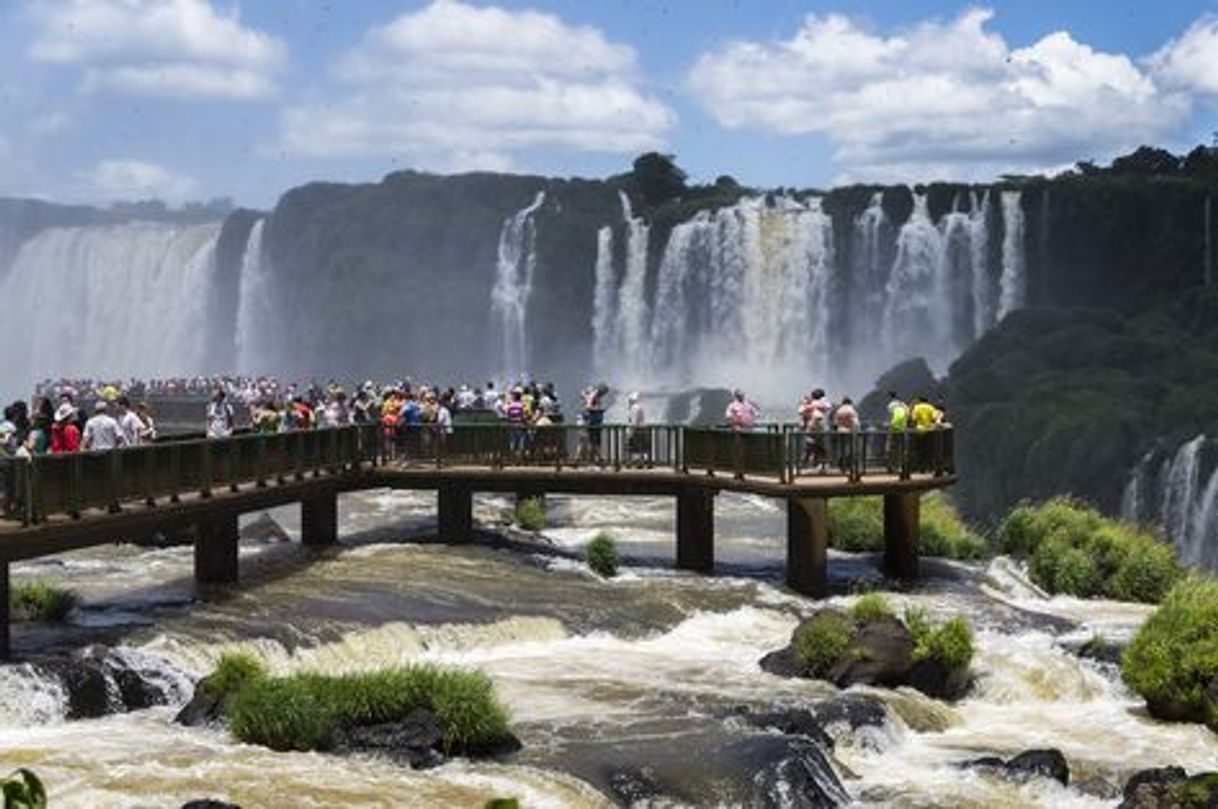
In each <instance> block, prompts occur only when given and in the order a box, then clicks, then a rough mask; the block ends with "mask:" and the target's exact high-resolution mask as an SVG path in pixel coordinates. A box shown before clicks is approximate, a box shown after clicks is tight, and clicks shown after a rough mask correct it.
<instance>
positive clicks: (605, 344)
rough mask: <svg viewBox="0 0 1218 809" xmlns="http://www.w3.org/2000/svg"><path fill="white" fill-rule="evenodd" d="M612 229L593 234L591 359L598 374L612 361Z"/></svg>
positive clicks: (607, 227)
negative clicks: (594, 278) (594, 252)
mask: <svg viewBox="0 0 1218 809" xmlns="http://www.w3.org/2000/svg"><path fill="white" fill-rule="evenodd" d="M613 282H614V277H613V228H611V227H609V226H608V225H606V226H605V227H603V228H601V229H600V230H598V231H597V232H596V281H595V283H596V288H595V291H594V297H593V302H592V357H593V366H594V367H595V368H596V369H597V370H598V371H603V370H605V369H607V368H608V367H609V364H610V362H611V361H612V358H613V344H614V334H613V318H614V306H613V304H614V300H613Z"/></svg>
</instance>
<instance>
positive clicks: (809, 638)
mask: <svg viewBox="0 0 1218 809" xmlns="http://www.w3.org/2000/svg"><path fill="white" fill-rule="evenodd" d="M853 645H854V628H853V627H851V626H850V624H849V623H848V622H847V621H846V619H845V618H844V617H842V616H841V615H839V614H838V613H836V612H828V611H825V612H818V613H816V614H815V615H813V616H812V617H811V618H809V619H808V620H806V621H804V622H803V623H802V624H800V625H799V628H798V629H796V630H795V634H794V635H793V636H792V638H791V647H792V650H793V651H794V652H795V659H796V660H797V661H798V662H799V664H800V665H801V666H802V667H803V668H804V671H805V672H806V673H807V675H808V676H809V677H823V676H824V675H825V673H826V672H828V670H829V667H830V666H831V665H832V664H833V662H834V661H835V660H838V659H839V658H840V657H841V656H842V655H844V654H846V652H848V651H849V650H850V648H851V647H852V646H853Z"/></svg>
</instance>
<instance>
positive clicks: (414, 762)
mask: <svg viewBox="0 0 1218 809" xmlns="http://www.w3.org/2000/svg"><path fill="white" fill-rule="evenodd" d="M334 749H335V751H336V752H340V753H342V752H350V751H361V752H377V753H384V754H387V755H389V756H391V757H393V758H396V759H402V760H404V761H406V762H408V763H409V764H410V766H411V767H412V768H413V769H416V770H422V769H428V768H431V767H435V766H437V765H440V764H443V763H444V760H445V757H444V752H443V750H444V728H443V727H442V726H441V725H440V722H439V720H438V719H436V717H435V714H433V713H432V712H431V711H428V710H425V709H423V708H416V709H414V710H413V711H411V712H410V713H409V714H407V715H406V716H405V718H403V719H402V720H401V721H398V722H385V723H383V724H379V725H365V726H362V727H345V728H337V729H336V730H335V731H334Z"/></svg>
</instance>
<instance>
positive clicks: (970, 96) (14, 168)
mask: <svg viewBox="0 0 1218 809" xmlns="http://www.w3.org/2000/svg"><path fill="white" fill-rule="evenodd" d="M1215 130H1218V0H1196V1H1195V2H1185V1H1184V0H1160V2H1155V3H1148V2H1145V0H1137V1H1136V2H1134V1H1133V0H1094V2H1083V0H1017V1H1013V2H1002V3H999V2H993V3H989V4H984V5H968V4H961V3H957V2H941V0H923V1H922V2H916V3H915V2H898V1H897V0H882V1H881V0H876V1H874V2H872V1H868V0H834V1H833V2H812V1H805V2H795V1H794V0H667V1H663V0H494V1H493V2H492V1H489V0H487V1H484V0H0V196H33V197H40V198H46V199H52V200H59V201H73V202H76V201H79V202H90V203H105V202H108V201H112V200H138V199H148V198H153V197H155V198H159V199H163V200H166V201H168V202H170V203H171V204H180V203H183V202H185V201H190V200H204V199H211V198H214V197H230V198H232V199H234V200H235V201H236V202H237V203H238V204H242V205H249V206H254V207H268V206H270V205H273V204H274V201H275V200H276V199H277V198H278V196H279V195H280V194H282V193H283V192H284V191H286V190H287V189H288V188H291V187H292V186H295V185H299V184H301V183H305V182H309V181H313V180H330V181H340V182H366V181H376V180H378V179H380V178H381V177H382V176H384V175H385V174H387V173H389V172H392V171H397V170H401V169H406V168H415V169H421V170H427V171H436V172H457V171H467V170H476V169H491V170H501V171H513V172H520V173H536V174H545V175H553V176H586V177H603V176H607V175H609V174H614V173H618V172H620V171H623V170H626V169H628V168H629V165H630V163H631V161H632V160H633V158H634V157H636V156H637V155H638V154H640V153H642V152H645V151H651V150H658V151H661V152H665V153H668V154H673V155H674V156H675V157H676V160H677V162H678V164H679V165H681V166H682V167H683V168H684V169H685V170H686V171H687V172H688V173H689V175H690V177H691V179H692V180H695V181H699V182H704V181H712V180H714V178H715V177H717V176H719V175H721V174H730V175H732V176H734V177H735V178H736V179H737V180H739V181H740V182H742V183H744V184H746V185H752V186H758V187H776V186H786V187H800V188H808V187H828V186H831V185H837V184H842V183H849V182H865V181H885V182H897V181H905V182H916V181H924V180H932V179H956V180H986V179H991V178H994V177H996V176H998V175H999V174H1003V173H1031V172H1038V171H1056V170H1060V169H1062V168H1065V167H1068V166H1070V165H1072V164H1073V163H1074V162H1075V161H1078V160H1097V161H1102V162H1106V161H1107V160H1108V159H1110V158H1111V157H1112V156H1114V155H1116V154H1121V153H1124V152H1127V151H1129V150H1130V149H1132V148H1134V147H1136V146H1138V145H1141V144H1144V143H1151V144H1155V145H1159V146H1163V147H1166V148H1170V149H1173V150H1175V151H1182V150H1187V149H1189V148H1191V147H1192V146H1194V145H1196V144H1197V143H1201V142H1204V143H1210V142H1211V141H1212V140H1213V138H1214V137H1215V135H1214V132H1215Z"/></svg>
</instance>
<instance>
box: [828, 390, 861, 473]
mask: <svg viewBox="0 0 1218 809" xmlns="http://www.w3.org/2000/svg"><path fill="white" fill-rule="evenodd" d="M833 428H834V431H835V432H836V433H837V442H838V443H837V450H838V452H837V465H838V468H839V469H841V471H842V473H843V474H846V475H850V474H851V473H852V470H853V469H854V440H855V434H856V433H857V432H858V429H859V414H858V411H857V410H855V409H854V400H852V399H851V398H850V397H849V396H847V397H845V398H844V399H842V401H841V404H839V405H838V406H837V407H836V408H834V410H833Z"/></svg>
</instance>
